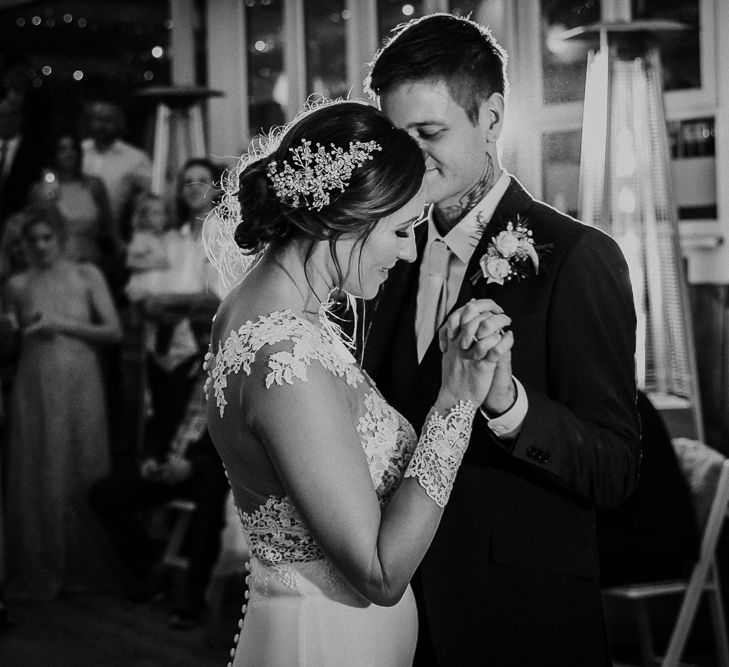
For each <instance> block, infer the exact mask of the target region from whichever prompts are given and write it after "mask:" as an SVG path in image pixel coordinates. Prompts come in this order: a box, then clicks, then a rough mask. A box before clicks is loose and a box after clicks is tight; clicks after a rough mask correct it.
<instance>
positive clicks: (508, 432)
mask: <svg viewBox="0 0 729 667" xmlns="http://www.w3.org/2000/svg"><path fill="white" fill-rule="evenodd" d="M511 378H512V380H514V389H515V390H516V399H515V400H514V404H513V405H512V406H511V407H510V408H509V409H508V410H507V411H506V412H505V413H504V414H503V415H499V416H498V417H494V418H493V419H491V418H490V417H489V416H488V415H487V414H486V412H485V411H484V409H483V408H481V414H482V415H483V417H484V419H485V420H486V424H487V425H488V427H489V428H490V429H491V431H492V432H493V434H494V435H495V436H496V437H498V438H507V439H508V438H510V437H515V436H516V435H518V433H519V429H520V428H521V425H522V424H523V423H524V419H525V418H526V414H527V410H529V399H528V398H527V393H526V389H524V385H522V383H521V382H519V380H517V379H516V378H515V377H514V376H513V375H512V376H511Z"/></svg>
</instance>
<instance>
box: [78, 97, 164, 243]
mask: <svg viewBox="0 0 729 667" xmlns="http://www.w3.org/2000/svg"><path fill="white" fill-rule="evenodd" d="M89 130H90V134H91V136H90V137H89V138H88V139H85V140H84V142H83V144H82V145H83V153H84V155H83V171H84V173H86V174H91V175H92V176H98V177H99V178H100V179H101V180H102V181H103V182H104V185H105V186H106V189H107V191H108V193H109V200H110V202H111V213H112V216H113V219H114V223H115V225H116V228H115V229H116V232H117V235H118V236H120V237H121V238H122V239H123V240H124V241H128V240H129V236H130V229H129V220H128V217H129V213H130V211H131V209H132V207H133V205H134V199H135V197H136V195H138V194H139V193H140V192H145V191H147V190H149V188H150V184H151V179H152V163H151V161H150V159H149V157H148V156H147V154H146V153H145V152H144V151H142V150H140V149H139V148H136V147H134V146H132V145H131V144H128V143H126V142H125V141H122V139H121V136H122V133H123V130H124V115H123V113H122V109H121V107H120V106H119V105H118V104H116V103H115V102H112V101H110V100H97V101H95V102H94V103H93V104H92V105H91V107H90V109H89Z"/></svg>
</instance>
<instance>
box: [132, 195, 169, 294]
mask: <svg viewBox="0 0 729 667" xmlns="http://www.w3.org/2000/svg"><path fill="white" fill-rule="evenodd" d="M167 227H168V225H167V213H166V211H165V203H164V201H163V200H162V198H161V197H160V196H158V195H155V194H152V193H147V194H144V195H142V196H141V198H140V199H139V200H138V201H137V205H136V207H135V210H134V214H133V215H132V239H131V241H130V242H129V247H128V248H127V268H128V269H129V271H130V272H131V275H130V276H129V281H128V282H127V286H126V288H125V291H126V293H127V296H128V297H129V298H130V299H131V300H132V301H139V300H140V299H143V298H144V297H145V296H147V295H148V294H160V293H163V292H167V291H170V286H169V285H168V284H167V283H168V282H169V281H167V280H165V279H166V278H167V277H168V275H169V274H168V271H167V270H168V269H169V268H170V260H169V253H168V250H167V248H168V245H169V243H170V242H172V241H171V238H170V237H171V236H175V235H176V234H177V230H171V229H168V228H167Z"/></svg>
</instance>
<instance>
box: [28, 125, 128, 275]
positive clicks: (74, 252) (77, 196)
mask: <svg viewBox="0 0 729 667" xmlns="http://www.w3.org/2000/svg"><path fill="white" fill-rule="evenodd" d="M81 158H82V153H81V141H80V139H79V138H78V136H77V135H76V134H75V133H73V132H67V131H64V132H60V133H59V134H57V135H56V136H55V137H54V138H53V140H52V141H51V150H50V155H49V156H48V158H47V164H48V167H49V168H48V169H46V170H45V171H44V173H43V178H42V179H41V180H40V181H39V182H38V183H36V184H35V186H34V187H33V189H32V191H31V198H32V200H33V202H48V203H50V204H55V206H57V207H58V210H59V212H60V213H61V215H63V217H64V218H65V219H66V225H67V228H68V241H67V243H66V257H67V258H68V259H71V260H76V261H80V262H91V263H92V264H96V266H98V267H99V268H100V269H102V271H103V272H104V274H105V275H109V274H110V273H111V271H112V269H111V267H112V265H114V264H115V263H116V262H118V261H119V258H120V256H121V254H122V252H123V249H122V247H121V242H120V240H119V238H118V237H117V235H116V232H115V228H114V224H113V220H112V215H111V207H110V204H109V196H108V194H107V192H106V187H105V186H104V183H103V182H102V181H101V179H100V178H98V177H96V176H89V175H87V174H83V173H82V172H81Z"/></svg>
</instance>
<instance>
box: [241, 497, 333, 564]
mask: <svg viewBox="0 0 729 667" xmlns="http://www.w3.org/2000/svg"><path fill="white" fill-rule="evenodd" d="M239 514H240V520H241V523H242V524H243V530H244V531H245V533H246V538H247V540H248V544H249V545H250V547H251V555H252V556H255V557H256V558H258V559H259V560H260V561H261V562H262V563H264V564H265V565H268V566H275V565H279V564H282V563H303V562H306V561H312V560H320V559H322V558H324V553H323V552H322V551H321V549H319V547H318V546H317V544H316V542H314V538H313V537H312V536H311V534H310V533H309V531H308V530H307V529H306V527H305V526H304V524H303V522H302V521H301V517H299V514H298V512H297V511H296V509H295V508H294V506H293V504H292V503H291V502H290V501H289V500H288V499H287V498H280V497H277V496H270V497H269V498H268V500H267V501H266V502H265V503H264V504H263V505H261V506H260V507H259V508H258V509H257V510H256V511H255V512H251V513H247V512H241V511H239Z"/></svg>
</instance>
